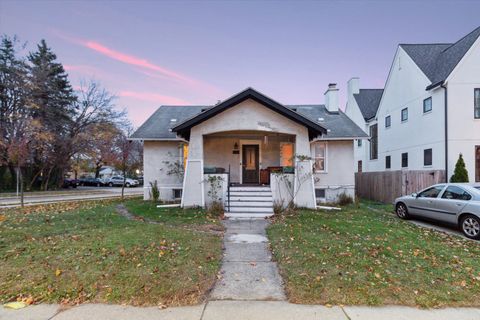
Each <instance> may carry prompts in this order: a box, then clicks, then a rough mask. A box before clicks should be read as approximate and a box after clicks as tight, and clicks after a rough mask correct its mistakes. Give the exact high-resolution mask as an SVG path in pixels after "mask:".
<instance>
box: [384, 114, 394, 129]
mask: <svg viewBox="0 0 480 320" xmlns="http://www.w3.org/2000/svg"><path fill="white" fill-rule="evenodd" d="M391 125H392V117H390V116H386V117H385V128H390V126H391Z"/></svg>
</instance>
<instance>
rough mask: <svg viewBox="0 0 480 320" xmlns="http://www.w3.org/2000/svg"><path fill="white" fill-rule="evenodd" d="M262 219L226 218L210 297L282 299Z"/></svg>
mask: <svg viewBox="0 0 480 320" xmlns="http://www.w3.org/2000/svg"><path fill="white" fill-rule="evenodd" d="M268 223H269V222H268V221H267V220H265V219H248V220H225V221H224V226H225V228H226V231H225V236H224V238H223V242H224V247H225V253H224V258H223V263H222V268H221V271H220V274H221V278H220V279H219V280H218V281H217V283H216V285H215V288H214V289H213V292H212V294H211V296H210V300H285V299H286V297H285V293H284V292H283V283H282V278H281V277H280V275H279V273H278V268H277V264H276V263H275V262H273V261H272V256H271V254H270V251H269V249H268V239H267V235H266V232H265V229H266V227H267V226H268Z"/></svg>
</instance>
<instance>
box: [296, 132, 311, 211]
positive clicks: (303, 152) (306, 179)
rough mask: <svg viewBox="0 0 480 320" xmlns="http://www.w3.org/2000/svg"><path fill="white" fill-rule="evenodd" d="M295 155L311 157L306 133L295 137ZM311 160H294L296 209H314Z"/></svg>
mask: <svg viewBox="0 0 480 320" xmlns="http://www.w3.org/2000/svg"><path fill="white" fill-rule="evenodd" d="M295 154H296V155H297V156H300V157H302V156H305V157H306V158H310V157H311V151H310V141H309V139H308V131H307V130H306V129H305V132H304V133H303V134H297V135H296V136H295ZM312 165H313V163H312V160H300V159H298V157H297V158H296V159H295V179H294V180H295V181H294V194H295V199H294V203H295V205H296V206H298V207H303V208H311V209H315V207H316V200H315V184H314V181H313V171H312Z"/></svg>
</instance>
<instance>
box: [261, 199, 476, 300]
mask: <svg viewBox="0 0 480 320" xmlns="http://www.w3.org/2000/svg"><path fill="white" fill-rule="evenodd" d="M386 208H387V207H385V206H384V207H382V206H379V207H377V208H376V209H375V210H371V209H369V208H368V206H367V204H365V203H364V204H361V205H360V207H358V208H357V207H355V206H353V205H352V206H350V207H346V208H343V210H342V211H340V212H336V211H328V212H327V211H313V210H301V211H300V212H298V214H297V215H294V216H289V217H286V218H285V219H277V220H276V221H275V222H274V223H273V224H272V225H271V226H270V228H269V229H268V235H269V238H270V240H271V243H272V249H273V253H274V257H275V258H276V260H277V261H278V263H279V267H280V272H281V274H282V276H283V278H284V280H285V282H286V290H287V294H288V296H289V299H290V301H292V302H295V303H310V304H332V305H339V304H344V305H382V304H399V305H413V306H421V307H442V306H477V307H478V306H480V243H475V242H472V241H468V240H464V239H462V238H459V237H455V236H449V235H445V234H442V233H438V232H435V231H431V230H427V229H423V228H419V227H417V226H415V225H412V224H411V223H409V222H405V221H401V220H399V219H397V218H396V217H395V216H394V215H393V214H392V213H391V212H388V211H387V210H386Z"/></svg>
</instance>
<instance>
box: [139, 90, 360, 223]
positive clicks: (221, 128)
mask: <svg viewBox="0 0 480 320" xmlns="http://www.w3.org/2000/svg"><path fill="white" fill-rule="evenodd" d="M366 138H367V135H366V134H365V132H363V131H362V130H361V129H360V128H359V127H358V126H357V125H356V124H355V123H354V122H353V121H352V120H350V118H348V117H347V116H346V115H345V114H344V113H343V112H342V111H341V110H339V107H338V89H336V86H335V85H334V84H331V85H330V86H329V88H328V90H327V91H326V93H325V105H288V106H287V105H282V104H280V103H278V102H276V101H274V100H273V99H271V98H269V97H267V96H265V95H263V94H262V93H260V92H258V91H256V90H254V89H251V88H248V89H246V90H244V91H242V92H240V93H238V94H236V95H234V96H232V97H230V98H228V99H226V100H224V101H222V102H219V103H218V104H216V105H214V106H161V107H160V108H158V110H157V111H156V112H155V113H154V114H153V115H152V116H151V117H150V118H149V119H148V120H147V121H146V122H145V123H144V124H143V125H142V126H141V127H140V128H139V129H138V130H137V131H136V132H135V133H134V134H133V135H132V137H131V139H138V140H143V141H144V179H145V187H144V188H145V192H144V198H145V199H148V198H149V197H150V188H151V187H150V182H154V181H156V182H157V185H158V187H159V189H160V198H161V199H162V200H173V199H175V198H177V199H181V205H182V206H183V207H193V206H201V207H204V206H208V205H209V203H211V202H212V201H215V200H216V201H221V202H222V203H223V204H224V206H225V210H226V214H227V216H228V215H230V216H237V217H250V216H268V215H271V214H273V204H274V203H279V204H282V205H284V206H285V205H287V204H289V203H292V202H293V203H294V204H296V205H297V206H300V207H308V208H315V207H316V205H317V203H321V202H334V201H336V200H337V198H338V196H339V195H340V194H342V193H345V194H347V195H349V196H351V197H354V195H355V182H354V181H355V179H354V169H353V168H354V155H353V150H354V145H353V142H354V140H355V139H366Z"/></svg>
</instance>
